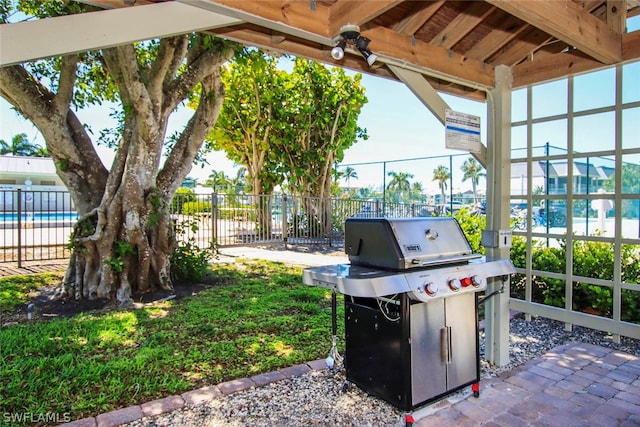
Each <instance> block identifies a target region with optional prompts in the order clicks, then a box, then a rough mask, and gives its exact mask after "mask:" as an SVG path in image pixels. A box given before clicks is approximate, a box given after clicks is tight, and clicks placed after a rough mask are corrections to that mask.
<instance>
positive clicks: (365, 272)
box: [302, 264, 410, 298]
mask: <svg viewBox="0 0 640 427" xmlns="http://www.w3.org/2000/svg"><path fill="white" fill-rule="evenodd" d="M302 282H303V283H304V284H305V285H309V286H319V287H322V288H326V289H329V290H332V291H335V292H340V293H341V294H344V295H350V296H354V297H366V298H375V297H380V296H385V295H395V294H400V293H404V292H408V291H409V290H410V288H409V283H408V282H407V279H406V278H405V277H404V275H403V274H398V273H397V272H395V273H394V272H388V271H380V270H373V269H369V268H365V267H359V266H351V265H348V264H337V265H323V266H319V267H310V268H305V269H304V270H303V272H302Z"/></svg>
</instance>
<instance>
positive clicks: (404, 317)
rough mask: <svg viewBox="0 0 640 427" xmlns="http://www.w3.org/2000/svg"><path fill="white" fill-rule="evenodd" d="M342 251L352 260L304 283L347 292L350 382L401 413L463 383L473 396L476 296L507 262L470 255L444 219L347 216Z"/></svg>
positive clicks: (509, 269)
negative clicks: (396, 408) (348, 217)
mask: <svg viewBox="0 0 640 427" xmlns="http://www.w3.org/2000/svg"><path fill="white" fill-rule="evenodd" d="M345 252H346V253H347V255H348V256H349V261H350V264H341V265H328V266H320V267H312V268H307V269H305V270H304V273H303V282H304V283H305V284H307V285H311V286H321V287H324V288H327V289H330V290H332V291H334V296H335V292H339V293H342V294H344V295H345V298H344V300H345V358H344V364H345V369H346V377H347V381H349V382H352V383H354V384H356V385H358V386H359V387H360V388H362V389H363V390H365V391H366V392H368V393H370V394H373V395H376V396H378V397H380V398H382V399H384V400H386V401H387V402H389V403H391V404H392V405H394V406H396V407H398V408H400V409H403V410H413V409H415V408H417V407H419V406H422V405H424V404H427V403H429V402H432V401H435V400H437V399H439V398H441V397H444V396H445V395H448V394H450V393H453V392H455V391H457V390H460V389H461V388H463V387H466V386H468V385H471V386H472V389H473V391H474V394H475V395H476V396H477V395H478V393H479V386H478V384H479V381H480V356H479V343H478V340H479V338H478V315H477V305H478V293H479V292H480V291H484V290H485V289H486V287H487V278H489V277H496V276H507V275H509V274H511V273H513V272H515V271H514V268H513V265H512V263H511V262H510V261H509V260H499V261H490V262H486V261H484V259H483V258H482V256H481V255H479V254H474V253H473V252H472V250H471V247H470V245H469V242H468V241H467V239H466V237H465V236H464V233H463V232H462V229H461V228H460V226H459V224H458V222H457V221H456V219H455V218H451V217H433V218H398V219H390V218H351V219H348V220H347V221H346V223H345ZM334 313H335V311H334ZM334 316H335V314H334ZM334 335H335V319H334ZM334 347H335V339H334ZM335 353H336V352H335V349H332V354H333V356H334V357H330V358H328V361H329V360H330V361H331V363H333V359H334V358H335Z"/></svg>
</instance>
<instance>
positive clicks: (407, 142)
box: [0, 16, 640, 193]
mask: <svg viewBox="0 0 640 427" xmlns="http://www.w3.org/2000/svg"><path fill="white" fill-rule="evenodd" d="M638 29H640V16H637V17H634V18H632V19H629V20H628V31H635V30H638ZM636 70H637V72H638V75H640V63H638V64H636V65H634V68H633V69H632V72H633V73H636ZM613 72H614V70H605V71H604V72H602V73H596V74H595V75H586V76H585V77H584V78H576V83H575V85H576V86H577V87H580V86H582V87H584V88H586V89H588V90H585V91H584V93H586V94H587V96H586V97H585V98H584V99H577V102H581V103H584V104H585V106H586V107H589V108H594V107H597V105H592V104H593V103H594V102H595V103H596V104H597V102H598V100H605V99H606V97H610V96H612V94H614V91H613V90H612V88H611V87H610V86H607V82H608V81H611V74H612V73H613ZM630 81H631V79H630ZM602 82H604V83H602ZM563 84H564V86H565V87H566V80H564V83H563V82H551V83H548V84H546V85H542V86H539V87H537V88H535V91H534V94H533V96H534V100H536V99H537V100H538V102H536V103H535V104H534V105H535V106H536V107H535V108H538V107H539V108H540V109H541V110H540V114H544V115H548V114H549V111H550V109H553V108H562V104H563V103H564V102H565V98H566V97H557V96H555V95H556V94H557V93H559V91H565V93H566V89H565V88H563V87H562V85H563ZM362 85H363V86H364V87H365V89H366V96H367V98H368V103H367V104H365V106H364V107H363V109H362V111H361V114H360V117H359V120H358V125H359V126H360V127H361V128H366V129H367V133H368V135H369V139H368V140H366V141H358V142H356V143H355V144H354V145H353V146H351V147H350V148H349V149H347V150H346V152H345V156H344V160H343V162H342V163H341V166H342V167H345V166H347V165H348V166H351V167H353V168H354V169H355V170H356V172H357V175H358V176H357V179H354V180H350V182H348V183H346V182H343V185H349V186H354V187H355V186H357V187H367V186H376V187H379V186H381V185H382V182H383V180H384V179H387V180H388V179H390V178H387V176H388V173H389V172H405V173H410V174H411V175H413V178H412V179H411V180H410V181H411V182H419V183H421V184H422V186H423V188H424V189H425V190H427V191H428V192H431V193H435V192H438V189H437V183H436V182H434V181H433V179H432V178H433V170H434V169H435V168H436V167H437V166H439V165H444V166H446V167H448V168H449V169H450V171H452V173H453V175H454V183H453V185H452V187H453V188H452V189H451V190H453V191H454V192H456V191H458V190H459V191H466V190H468V189H470V187H471V183H470V182H469V181H467V182H462V180H461V175H462V174H461V172H460V166H461V165H462V163H463V162H464V161H465V160H466V159H468V158H469V157H470V155H469V154H468V153H464V152H461V151H455V150H447V149H446V148H445V131H444V126H443V125H442V124H441V123H440V122H439V121H438V119H436V117H435V116H434V115H433V114H432V113H431V112H430V111H429V110H428V109H427V108H426V107H425V106H424V105H423V104H422V103H421V101H420V100H419V99H418V98H417V97H416V96H415V95H413V93H411V91H410V90H409V89H408V88H407V87H406V86H405V85H404V84H402V83H400V82H397V81H394V80H390V79H385V78H381V77H376V76H371V75H367V74H364V75H363V77H362ZM624 90H625V91H628V92H633V93H635V92H636V91H640V79H638V80H637V85H635V86H632V87H629V88H625V89H624ZM581 92H582V91H581ZM441 96H442V97H443V99H444V100H445V102H446V103H447V104H448V105H449V107H450V108H451V109H452V110H455V111H459V112H463V113H466V114H472V115H475V116H479V117H480V123H481V140H482V142H483V143H485V145H486V141H487V119H486V117H487V111H486V108H487V107H486V104H485V103H481V102H477V101H471V100H467V99H464V98H460V97H455V96H449V95H444V94H443V95H441ZM543 101H544V102H543ZM603 102H604V101H603ZM518 103H519V99H518V94H517V93H515V95H514V97H513V109H514V111H518V110H519V111H522V106H521V105H519V104H518ZM565 109H566V107H565ZM108 113H109V111H108V109H107V108H104V107H93V108H91V109H88V110H82V111H79V112H77V114H78V116H79V117H80V119H81V120H82V121H83V122H85V123H88V124H90V125H91V126H92V128H93V131H94V134H95V135H97V134H98V133H99V131H100V130H101V129H103V128H106V127H108V126H112V125H113V124H114V122H113V121H112V120H110V118H109V116H108ZM190 114H191V112H190V110H188V109H186V110H183V111H178V112H176V113H174V114H173V115H172V118H171V121H170V125H169V132H168V134H171V133H172V132H173V130H175V129H179V128H180V127H181V126H182V125H183V124H184V123H186V121H187V119H188V117H189V116H190ZM533 114H534V117H535V116H536V114H537V112H536V111H534V112H533ZM592 119H593V118H590V120H592ZM513 120H521V119H520V118H518V117H516V116H514V117H513ZM602 120H603V123H604V124H603V125H596V126H594V124H593V123H590V126H588V128H589V129H591V130H592V131H593V132H600V133H603V132H604V133H605V134H607V135H612V132H611V129H609V128H608V127H607V126H608V125H607V123H610V120H609V119H608V118H607V117H602ZM629 122H630V123H631V122H637V121H636V120H634V118H631V119H630V120H629ZM546 126H547V128H546V129H541V131H540V134H545V136H544V139H545V140H548V139H550V138H549V137H548V136H547V135H546V134H554V133H557V132H559V131H558V129H554V128H553V126H554V124H553V123H551V124H549V125H546ZM636 126H637V124H636ZM636 126H634V127H633V128H631V131H634V128H635V127H636ZM556 127H558V128H562V124H558V126H556ZM560 132H562V131H560ZM564 132H566V131H564ZM589 132H591V131H589ZM19 133H25V134H26V135H27V138H28V139H29V141H31V142H32V143H37V144H40V145H42V146H44V145H45V144H44V141H43V140H42V137H41V135H40V133H39V132H38V130H37V129H36V128H35V127H34V126H33V125H31V123H30V122H29V121H27V120H24V119H22V118H20V117H19V116H18V115H17V114H16V113H15V112H14V111H12V110H11V108H10V105H9V104H8V103H7V102H6V101H5V100H4V99H2V98H0V139H3V140H5V141H7V142H9V141H11V138H12V137H13V136H14V135H17V134H19ZM638 134H640V129H638ZM513 135H514V148H516V147H517V142H516V141H515V139H517V138H515V136H517V135H518V130H517V129H515V130H514V133H513ZM534 138H536V135H534ZM559 139H560V140H561V139H562V137H560V138H559ZM590 139H592V140H597V141H602V139H601V138H590ZM525 140H526V139H525ZM541 141H542V140H541ZM550 142H551V143H552V144H553V138H551V141H550ZM534 145H536V141H534ZM584 148H585V149H586V148H587V147H584ZM97 150H98V152H99V154H100V156H101V158H102V159H103V162H104V163H105V165H106V166H107V167H109V166H110V164H111V161H112V159H113V153H112V152H111V151H110V150H108V149H106V148H104V147H100V146H98V147H97ZM450 155H452V156H454V157H451V158H450V157H449V156H450ZM422 158H429V159H428V160H409V159H422ZM207 159H208V161H209V165H208V166H206V167H205V168H204V169H203V168H200V167H199V166H196V165H194V166H193V169H192V170H191V173H190V174H189V177H192V178H195V179H197V180H198V181H199V182H201V183H203V182H204V181H205V180H206V179H207V177H208V176H209V175H210V174H211V171H212V170H216V171H224V172H225V173H226V174H227V175H228V176H235V171H236V170H237V168H238V165H234V164H233V162H231V161H230V160H228V159H227V158H226V155H225V154H224V153H223V152H216V153H212V154H210V155H209V156H208V157H207ZM396 160H398V161H396ZM400 160H402V161H400ZM382 162H386V163H385V164H383V163H382ZM483 181H484V180H483V179H481V181H480V187H483V186H484V185H486V183H484V182H483ZM387 182H388V181H387Z"/></svg>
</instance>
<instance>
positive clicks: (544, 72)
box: [512, 31, 640, 88]
mask: <svg viewBox="0 0 640 427" xmlns="http://www.w3.org/2000/svg"><path fill="white" fill-rule="evenodd" d="M622 52H623V58H622V59H623V61H625V62H626V61H634V60H638V59H640V31H634V32H633V33H626V34H624V35H623V36H622ZM604 67H606V65H604V64H602V63H601V62H599V61H596V60H595V59H593V58H591V57H589V56H587V55H585V54H584V53H581V52H578V51H575V50H573V51H571V52H562V53H558V54H555V55H547V56H545V57H543V58H542V59H538V60H535V58H534V60H533V61H527V62H523V63H521V64H518V65H516V66H514V67H512V70H513V87H514V88H520V87H524V86H527V85H530V84H536V83H540V82H544V81H549V80H554V79H559V78H562V77H566V76H567V75H571V74H578V73H585V72H588V71H595V70H598V69H600V68H604Z"/></svg>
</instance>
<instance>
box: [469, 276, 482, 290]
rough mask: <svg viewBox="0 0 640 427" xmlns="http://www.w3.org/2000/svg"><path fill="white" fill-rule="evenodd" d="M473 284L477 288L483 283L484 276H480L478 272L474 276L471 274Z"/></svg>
mask: <svg viewBox="0 0 640 427" xmlns="http://www.w3.org/2000/svg"><path fill="white" fill-rule="evenodd" d="M471 284H472V285H473V286H475V287H476V288H477V287H478V286H480V285H482V277H480V276H478V275H477V274H476V275H474V276H471Z"/></svg>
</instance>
